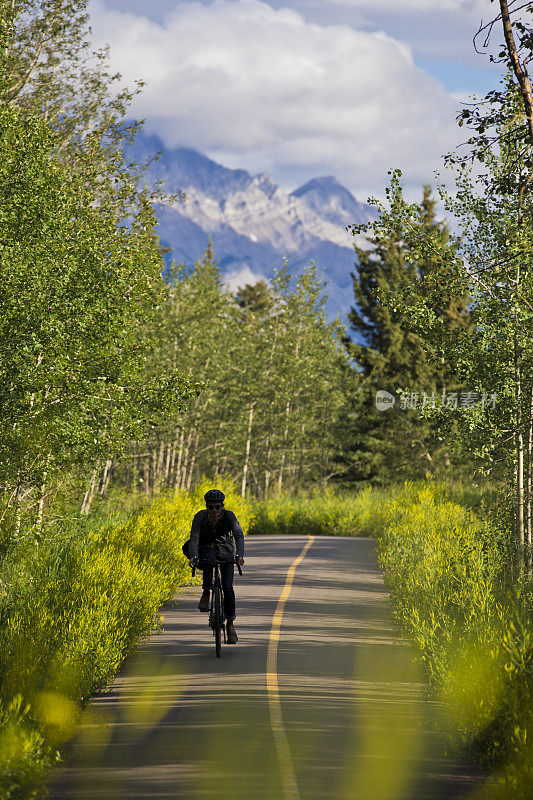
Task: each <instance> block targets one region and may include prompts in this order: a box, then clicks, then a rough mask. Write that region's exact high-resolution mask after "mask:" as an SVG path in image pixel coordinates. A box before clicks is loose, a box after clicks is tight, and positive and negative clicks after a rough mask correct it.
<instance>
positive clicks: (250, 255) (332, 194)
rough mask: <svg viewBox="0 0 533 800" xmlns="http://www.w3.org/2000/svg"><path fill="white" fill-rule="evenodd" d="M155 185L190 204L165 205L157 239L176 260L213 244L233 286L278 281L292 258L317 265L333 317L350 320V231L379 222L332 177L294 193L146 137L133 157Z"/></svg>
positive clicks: (294, 263)
mask: <svg viewBox="0 0 533 800" xmlns="http://www.w3.org/2000/svg"><path fill="white" fill-rule="evenodd" d="M158 151H159V152H160V158H159V160H158V161H155V162H153V163H152V164H151V165H150V167H149V169H148V172H147V175H146V180H147V182H148V183H155V181H158V180H160V181H162V182H163V185H164V188H165V189H166V191H168V192H169V193H171V194H172V193H176V192H177V191H178V190H181V191H183V192H185V193H186V195H187V199H186V200H185V201H184V202H183V203H172V204H167V205H165V206H163V207H162V208H161V209H160V211H159V212H158V219H159V226H158V230H157V233H158V235H159V237H160V239H161V243H162V244H163V245H165V246H166V247H170V248H171V250H172V252H171V253H170V254H169V257H171V258H174V259H175V260H176V261H183V262H185V263H186V264H192V263H194V261H196V260H197V259H198V258H200V257H201V255H202V253H203V251H204V250H205V247H206V246H207V243H208V240H209V238H211V239H212V242H213V248H214V252H215V257H216V258H217V259H218V261H219V265H220V268H221V270H222V272H223V275H224V276H225V277H226V278H227V279H228V280H229V281H230V282H231V285H239V284H238V281H239V275H240V274H242V283H243V284H244V283H246V282H248V283H249V282H250V276H251V275H252V276H255V277H256V278H257V279H259V278H261V277H266V278H268V277H271V276H272V274H273V271H274V270H275V269H276V268H279V267H280V266H282V264H283V260H284V258H286V259H287V260H288V265H289V268H293V269H298V268H300V267H302V266H305V265H306V264H309V262H310V261H312V260H314V261H315V262H316V264H317V266H318V267H319V268H321V269H323V270H324V273H325V277H326V278H327V279H328V280H329V281H330V282H331V283H330V286H329V292H330V301H329V304H328V311H329V312H330V313H341V314H345V313H346V312H347V310H348V309H349V307H350V305H351V302H352V296H351V295H352V290H351V278H350V272H352V271H353V270H354V258H355V256H354V251H353V236H352V235H351V234H350V233H349V232H347V231H346V226H347V225H349V224H353V223H359V222H364V221H367V220H371V219H373V218H374V217H375V213H374V211H373V209H372V208H371V207H370V206H368V205H366V204H363V203H360V202H358V201H357V200H356V199H355V197H354V196H353V195H352V194H351V193H350V192H349V191H348V189H346V188H345V187H344V186H342V185H341V184H340V183H338V181H337V180H336V179H335V178H333V177H325V178H314V179H313V180H311V181H309V182H308V183H306V184H305V185H304V186H301V187H300V188H299V189H296V190H295V191H294V192H292V193H291V194H288V193H287V192H285V191H284V190H283V189H281V188H280V187H279V186H278V185H277V184H275V183H274V181H273V180H272V179H271V178H270V176H269V175H267V174H266V173H261V174H259V175H250V173H248V172H246V171H245V170H242V169H228V168H227V167H223V166H222V165H220V164H217V163H216V162H215V161H212V160H211V159H209V158H207V156H205V155H203V154H202V153H199V152H197V151H195V150H191V149H188V148H182V147H178V148H174V149H167V148H165V146H164V145H163V144H162V142H161V141H160V140H159V139H158V138H157V137H155V136H146V135H144V134H139V135H138V137H137V139H136V142H135V145H134V146H133V150H132V151H130V154H131V155H132V156H133V158H134V159H135V160H136V161H138V162H141V163H143V162H146V161H147V160H148V159H149V158H151V157H152V156H153V155H154V153H155V152H158Z"/></svg>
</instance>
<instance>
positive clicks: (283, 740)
mask: <svg viewBox="0 0 533 800" xmlns="http://www.w3.org/2000/svg"><path fill="white" fill-rule="evenodd" d="M314 541H315V537H314V536H310V537H309V539H308V540H307V543H306V545H305V546H304V548H303V549H302V552H301V553H300V555H299V556H298V557H297V558H295V559H294V561H293V562H292V564H291V566H290V567H289V571H288V572H287V577H286V579H285V586H284V587H283V591H282V593H281V594H280V596H279V600H278V603H277V606H276V610H275V612H274V616H273V617H272V626H271V628H270V639H269V642H268V653H267V664H266V679H267V693H268V706H269V709H270V725H271V728H272V732H273V734H274V744H275V746H276V753H277V756H278V762H279V767H280V772H281V782H282V785H283V796H284V800H300V792H299V790H298V784H297V782H296V775H295V772H294V764H293V762H292V755H291V749H290V746H289V740H288V739H287V732H286V730H285V725H284V724H283V713H282V711H281V701H280V697H279V683H278V642H279V635H280V630H281V620H282V618H283V611H284V610H285V603H286V602H287V600H288V598H289V595H290V593H291V589H292V582H293V580H294V573H295V572H296V567H297V566H298V564H300V562H301V561H303V559H304V558H305V555H306V553H307V551H308V550H309V548H310V547H311V545H312V544H313V542H314Z"/></svg>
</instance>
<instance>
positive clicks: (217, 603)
mask: <svg viewBox="0 0 533 800" xmlns="http://www.w3.org/2000/svg"><path fill="white" fill-rule="evenodd" d="M222 625H223V622H222V589H221V588H220V586H215V588H214V589H213V632H214V634H215V651H216V654H217V658H220V653H221V650H222Z"/></svg>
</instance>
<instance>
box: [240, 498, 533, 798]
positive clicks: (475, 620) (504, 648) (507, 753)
mask: <svg viewBox="0 0 533 800" xmlns="http://www.w3.org/2000/svg"><path fill="white" fill-rule="evenodd" d="M255 510H256V518H255V522H254V525H253V528H252V532H254V533H294V534H311V533H313V534H319V535H320V534H324V535H325V534H335V535H342V536H357V535H369V536H373V537H375V538H376V539H377V542H378V558H379V562H380V565H381V567H382V569H383V571H384V575H385V581H386V584H387V588H388V589H389V591H390V594H391V598H392V603H393V611H394V615H395V618H396V620H397V623H398V625H399V627H400V628H401V630H402V632H403V634H404V635H405V636H406V637H408V638H409V639H410V640H411V642H412V643H413V644H414V645H415V647H416V649H417V651H418V654H419V656H420V658H421V660H422V661H423V663H424V665H425V668H426V672H427V676H428V679H429V681H430V683H431V686H432V687H433V691H434V692H435V694H436V696H437V697H438V698H439V699H440V700H441V701H442V702H443V704H444V707H445V708H446V709H447V711H448V718H449V723H450V730H451V731H453V732H454V733H455V735H456V736H457V737H458V738H459V740H461V741H462V742H466V743H467V744H468V745H469V746H470V748H471V752H472V754H473V755H474V756H475V757H476V758H477V759H478V760H479V761H480V762H481V763H482V764H483V766H484V767H486V768H488V769H489V770H491V771H492V772H493V773H494V774H495V775H496V776H497V779H498V781H499V786H500V789H495V790H491V791H493V794H491V797H492V796H500V797H502V798H506V800H507V798H524V800H525V798H531V797H533V609H532V600H531V597H532V592H531V581H530V580H529V579H527V578H526V577H524V576H523V575H522V576H521V575H520V574H519V573H518V571H517V569H516V560H515V558H514V548H513V544H512V537H511V535H510V534H509V531H510V530H511V529H512V519H511V513H510V511H509V507H508V505H507V504H506V500H505V497H504V495H503V494H502V492H501V490H498V489H497V488H496V487H491V486H487V487H484V488H480V487H475V486H461V485H455V486H454V485H446V484H438V483H420V484H406V485H405V486H403V487H400V486H396V487H392V488H389V489H372V488H366V489H363V490H362V491H360V492H359V493H357V494H355V493H353V494H350V493H339V494H334V493H333V492H331V491H327V492H320V491H315V492H313V493H310V494H308V495H300V496H290V495H286V496H281V497H278V498H276V501H275V502H273V503H258V504H257V506H256V509H255ZM498 792H500V794H498Z"/></svg>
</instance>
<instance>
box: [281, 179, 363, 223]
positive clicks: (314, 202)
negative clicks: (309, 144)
mask: <svg viewBox="0 0 533 800" xmlns="http://www.w3.org/2000/svg"><path fill="white" fill-rule="evenodd" d="M292 196H293V197H298V198H299V199H300V201H301V202H303V203H305V204H306V205H307V206H308V207H309V208H311V209H312V210H313V211H315V212H318V213H320V215H321V216H322V217H323V218H326V219H328V220H329V221H330V222H335V223H337V224H339V223H341V224H343V223H344V224H345V225H349V224H351V223H361V222H369V221H370V220H372V219H374V218H375V214H373V210H372V209H371V208H370V207H369V206H367V205H366V204H365V203H360V202H359V201H358V200H356V199H355V197H354V196H353V194H352V193H351V192H350V191H348V189H347V188H346V187H345V186H343V185H342V183H339V181H338V180H337V179H336V178H335V177H334V176H333V175H324V176H322V177H320V178H312V179H311V180H310V181H308V182H307V183H305V184H304V185H303V186H300V187H299V188H298V189H295V190H294V192H292Z"/></svg>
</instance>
